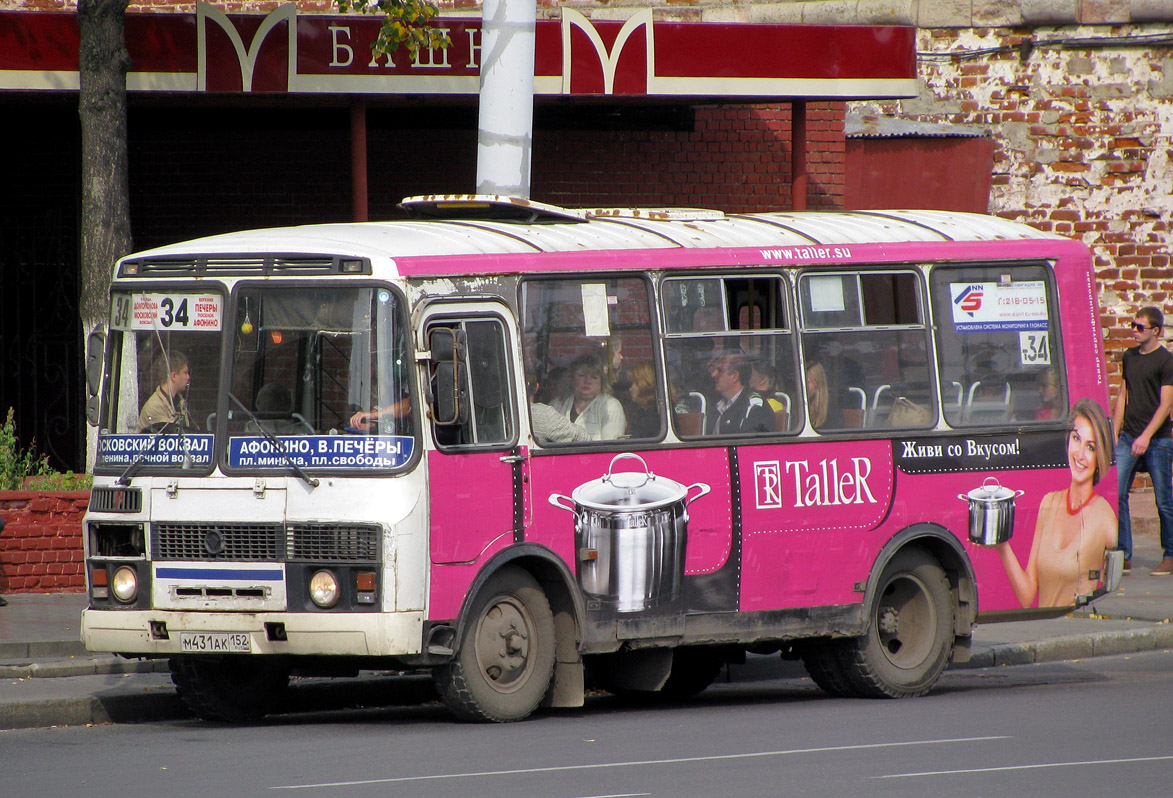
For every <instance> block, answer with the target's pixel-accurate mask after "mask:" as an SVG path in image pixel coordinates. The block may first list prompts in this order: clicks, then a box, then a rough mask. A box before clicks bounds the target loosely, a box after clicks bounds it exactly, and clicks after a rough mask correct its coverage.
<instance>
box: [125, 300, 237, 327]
mask: <svg viewBox="0 0 1173 798" xmlns="http://www.w3.org/2000/svg"><path fill="white" fill-rule="evenodd" d="M222 310H223V301H222V297H221V296H220V295H219V294H115V295H114V302H113V304H112V305H111V307H110V327H111V328H112V329H115V330H182V331H185V332H219V330H220V327H221V321H222V315H223V313H222Z"/></svg>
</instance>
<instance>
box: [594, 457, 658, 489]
mask: <svg viewBox="0 0 1173 798" xmlns="http://www.w3.org/2000/svg"><path fill="white" fill-rule="evenodd" d="M629 457H633V458H635V459H636V460H639V463H640V465H642V466H643V467H644V475H645V477H644V481H643V482H642V483H641V484H639V485H632V487H633V488H642V487H643V486H644V485H646V484H648V480H652V479H655V478H656V475H655V474H653V473H652V472H651V469H649V468H648V464H647V463H646V462H644V459H643V458H642V457H640V456H639V455H638V454H636V453H635V452H620V453H619V454H617V455H615V456H614V457H612V458H611V465H609V466H607V473H606V474H603V481H604V482H610V481H611V474H613V473H614V472H615V463H616V462H617V461H619V460H623V459H624V458H629Z"/></svg>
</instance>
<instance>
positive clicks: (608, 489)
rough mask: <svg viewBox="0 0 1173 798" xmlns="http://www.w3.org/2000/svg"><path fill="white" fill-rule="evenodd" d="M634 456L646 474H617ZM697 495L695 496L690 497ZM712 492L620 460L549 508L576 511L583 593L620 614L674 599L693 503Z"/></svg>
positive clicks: (553, 498) (555, 499)
mask: <svg viewBox="0 0 1173 798" xmlns="http://www.w3.org/2000/svg"><path fill="white" fill-rule="evenodd" d="M624 459H634V460H638V461H639V462H640V465H642V466H643V472H626V471H625V472H616V471H615V464H616V463H617V462H618V461H620V460H624ZM694 489H695V490H696V491H697V492H696V494H695V495H693V496H690V495H689V494H690V492H692V491H693V490H694ZM708 492H709V486H708V485H705V484H703V483H700V482H697V483H695V484H693V485H689V486H688V487H685V486H684V485H682V484H680V483H679V482H676V481H675V480H671V479H667V478H665V477H662V476H656V475H655V474H653V473H652V472H651V470H649V469H648V465H647V463H646V462H644V459H643V458H642V457H640V456H639V455H637V454H632V453H630V452H625V453H623V454H618V455H616V456H615V457H614V458H613V459H612V460H611V464H610V466H608V468H607V473H606V474H604V475H603V476H602V477H601V478H599V479H597V480H591V481H590V482H585V483H583V484H582V485H579V486H578V487H577V488H575V489H574V490H573V491H572V492H571V495H570V496H569V497H567V496H563V495H561V494H558V493H554V494H551V495H550V504H552V505H554V506H555V507H560V508H561V509H563V510H567V511H569V512H571V513H574V517H575V525H574V532H575V549H576V552H577V565H578V580H579V583H580V584H581V585H582V589H583V592H584V593H586V594H587V595H588V596H591V597H594V598H596V599H598V600H600V601H603V602H605V603H607V604H608V605H614V607H615V609H616V611H618V612H639V611H642V610H647V609H651V608H653V607H657V606H660V605H662V604H666V603H671V602H673V601H675V600H676V599H677V598H678V597H679V595H680V585H681V581H682V580H683V577H684V551H685V545H686V543H687V540H688V510H687V508H688V505H689V504H690V503H692V502H693V501H696V500H697V499H699V498H700V497H701V496H704V495H705V494H706V493H708Z"/></svg>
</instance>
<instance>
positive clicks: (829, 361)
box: [799, 271, 936, 431]
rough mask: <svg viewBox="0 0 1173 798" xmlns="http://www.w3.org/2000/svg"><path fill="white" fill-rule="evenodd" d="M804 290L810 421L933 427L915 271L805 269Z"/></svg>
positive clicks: (822, 426) (819, 426)
mask: <svg viewBox="0 0 1173 798" xmlns="http://www.w3.org/2000/svg"><path fill="white" fill-rule="evenodd" d="M799 294H800V297H801V303H802V324H803V335H802V347H803V357H804V360H805V369H806V381H805V387H806V389H807V407H808V414H809V416H810V420H811V426H813V427H814V428H815V429H816V430H819V431H827V430H838V429H858V428H863V427H866V428H877V427H904V428H907V427H930V426H932V425H933V422H934V419H935V413H934V410H933V408H934V407H935V405H936V400H935V397H934V395H933V390H932V381H931V378H930V370H929V358H928V325H927V324H926V323H925V313H924V310H923V305H922V301H921V288H920V280H919V278H918V276H917V274H916V273H915V272H911V271H875V272H862V273H861V272H852V273H834V274H827V273H817V272H808V273H806V274H804V275H802V276H801V277H800V278H799Z"/></svg>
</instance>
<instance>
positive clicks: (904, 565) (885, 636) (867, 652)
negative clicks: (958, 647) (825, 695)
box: [841, 549, 953, 698]
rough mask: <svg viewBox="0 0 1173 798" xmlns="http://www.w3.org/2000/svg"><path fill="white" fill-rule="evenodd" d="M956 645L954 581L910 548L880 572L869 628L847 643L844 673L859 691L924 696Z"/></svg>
mask: <svg viewBox="0 0 1173 798" xmlns="http://www.w3.org/2000/svg"><path fill="white" fill-rule="evenodd" d="M952 648H953V599H952V593H951V591H950V589H949V580H948V579H947V578H946V577H945V572H944V571H943V570H942V569H941V566H940V564H938V563H937V561H936V560H935V559H934V558H933V557H932V556H930V555H929V554H928V553H926V552H924V551H922V550H920V549H905V550H904V551H901V552H899V553H898V554H896V556H894V557H893V558H892V560H891V561H890V562H889V563H888V565H887V566H886V567H885V568H884V571H883V573H882V574H881V576H880V581H879V583H878V584H877V585H876V592H875V595H874V597H873V599H872V602H871V605H870V606H869V607H868V629H867V632H866V633H865V634H864V635H863V636H862V637H857V638H854V639H852V640H850V641H846V642H845V643H844V648H843V650H842V652H841V654H842V655H843V659H842V664H843V666H844V671H843V673H842V675H843V676H844V677H845V679H846V682H847V683H848V684H849V685H850V687H851V692H852V693H854V694H855V695H860V696H868V697H877V698H880V697H887V698H911V697H914V696H919V695H924V694H925V693H927V692H928V691H929V690H931V689H932V688H933V685H934V684H936V682H937V679H938V678H940V676H941V673H942V672H943V671H944V670H945V666H946V665H947V664H948V663H949V653H950V651H952Z"/></svg>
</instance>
